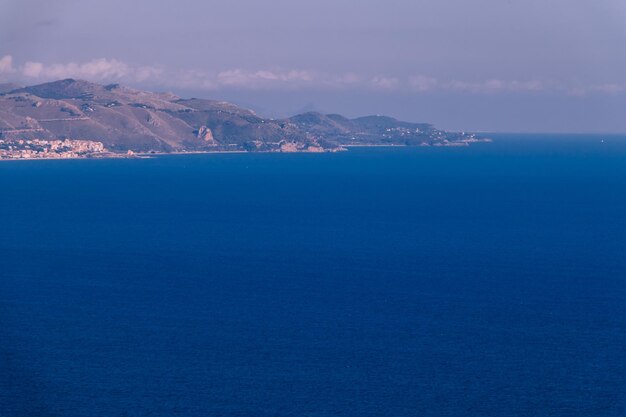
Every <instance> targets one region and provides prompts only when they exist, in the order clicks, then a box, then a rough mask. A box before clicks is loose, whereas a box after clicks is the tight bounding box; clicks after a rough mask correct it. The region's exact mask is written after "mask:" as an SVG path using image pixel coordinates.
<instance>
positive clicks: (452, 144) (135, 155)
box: [0, 139, 492, 163]
mask: <svg viewBox="0 0 626 417" xmlns="http://www.w3.org/2000/svg"><path fill="white" fill-rule="evenodd" d="M490 142H492V140H491V139H479V140H473V141H467V142H466V141H461V142H450V143H446V144H435V145H428V144H422V145H415V146H411V145H405V144H371V145H367V144H363V145H341V148H338V149H332V150H324V151H321V152H311V151H306V150H304V151H294V152H281V151H254V152H250V151H245V150H230V151H228V150H227V151H176V152H155V153H152V152H136V153H133V154H132V155H128V154H127V153H119V154H118V153H113V152H109V153H106V154H101V155H98V154H95V155H86V156H73V157H67V158H0V163H1V162H9V161H71V160H103V159H151V158H156V157H159V156H167V155H215V154H255V153H258V154H269V153H274V154H305V153H311V154H319V153H336V152H343V151H349V148H410V147H416V148H421V147H451V148H452V147H460V146H461V147H465V146H469V145H470V144H472V143H490Z"/></svg>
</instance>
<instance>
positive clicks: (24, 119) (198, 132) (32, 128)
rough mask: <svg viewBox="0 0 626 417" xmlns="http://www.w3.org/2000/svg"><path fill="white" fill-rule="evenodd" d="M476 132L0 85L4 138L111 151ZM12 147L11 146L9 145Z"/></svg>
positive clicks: (288, 146)
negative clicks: (271, 115)
mask: <svg viewBox="0 0 626 417" xmlns="http://www.w3.org/2000/svg"><path fill="white" fill-rule="evenodd" d="M472 138H473V136H469V135H465V134H457V133H449V132H444V131H441V130H437V129H435V128H434V127H433V126H431V125H429V124H424V123H408V122H401V121H398V120H396V119H393V118H390V117H384V116H368V117H361V118H357V119H348V118H346V117H343V116H340V115H334V114H330V115H323V114H319V113H314V112H310V113H305V114H301V115H297V116H294V117H292V118H289V119H283V120H274V119H267V118H263V117H260V116H258V115H257V114H255V113H254V112H253V111H251V110H247V109H244V108H241V107H238V106H236V105H234V104H231V103H227V102H222V101H215V100H206V99H199V98H192V99H184V98H181V97H178V96H176V95H174V94H171V93H152V92H146V91H141V90H136V89H132V88H128V87H125V86H121V85H119V84H109V85H100V84H95V83H91V82H87V81H81V80H73V79H66V80H60V81H55V82H50V83H45V84H40V85H35V86H29V87H19V86H17V85H12V84H2V85H0V139H1V140H3V143H4V144H5V145H6V144H7V143H14V142H16V141H20V140H21V141H33V140H38V141H44V142H45V141H54V140H69V141H93V142H99V143H102V145H103V146H104V148H106V149H107V150H108V151H110V152H113V153H124V152H127V151H133V152H187V151H227V150H247V151H325V150H338V149H341V148H342V147H343V146H350V145H352V146H354V145H385V144H387V145H450V144H465V143H467V142H468V141H471V140H472ZM5 147H6V146H5Z"/></svg>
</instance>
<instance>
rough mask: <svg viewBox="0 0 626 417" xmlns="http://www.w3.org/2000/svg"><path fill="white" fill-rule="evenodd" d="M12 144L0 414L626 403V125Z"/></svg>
mask: <svg viewBox="0 0 626 417" xmlns="http://www.w3.org/2000/svg"><path fill="white" fill-rule="evenodd" d="M494 138H495V139H496V141H495V142H494V143H491V144H476V145H473V146H470V147H467V148H367V149H366V148H360V149H351V150H350V151H349V152H341V153H332V154H215V155H192V156H159V157H156V158H153V159H143V160H124V159H112V160H71V161H30V162H29V161H16V162H2V163H0V190H1V191H0V219H1V227H0V416H2V417H5V416H64V417H68V416H81V417H83V416H89V417H91V416H198V417H199V416H203V417H205V416H433V417H434V416H438V417H440V416H463V417H465V416H489V417H500V416H503V417H504V416H541V417H547V416H580V417H594V416H597V417H611V416H624V415H626V136H615V135H603V136H597V135H595V136H586V135H558V136H554V135H553V136H545V135H533V136H530V135H494Z"/></svg>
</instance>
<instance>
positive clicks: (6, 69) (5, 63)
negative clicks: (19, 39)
mask: <svg viewBox="0 0 626 417" xmlns="http://www.w3.org/2000/svg"><path fill="white" fill-rule="evenodd" d="M13 72H15V69H14V68H13V57H12V56H11V55H5V56H3V57H2V58H0V74H12V73H13Z"/></svg>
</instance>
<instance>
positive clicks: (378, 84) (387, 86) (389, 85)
mask: <svg viewBox="0 0 626 417" xmlns="http://www.w3.org/2000/svg"><path fill="white" fill-rule="evenodd" d="M369 84H370V85H371V86H372V87H374V88H375V89H377V90H393V89H395V88H396V87H398V85H399V84H400V80H398V79H397V78H395V77H386V76H384V75H377V76H375V77H373V78H372V79H371V80H370V81H369Z"/></svg>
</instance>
